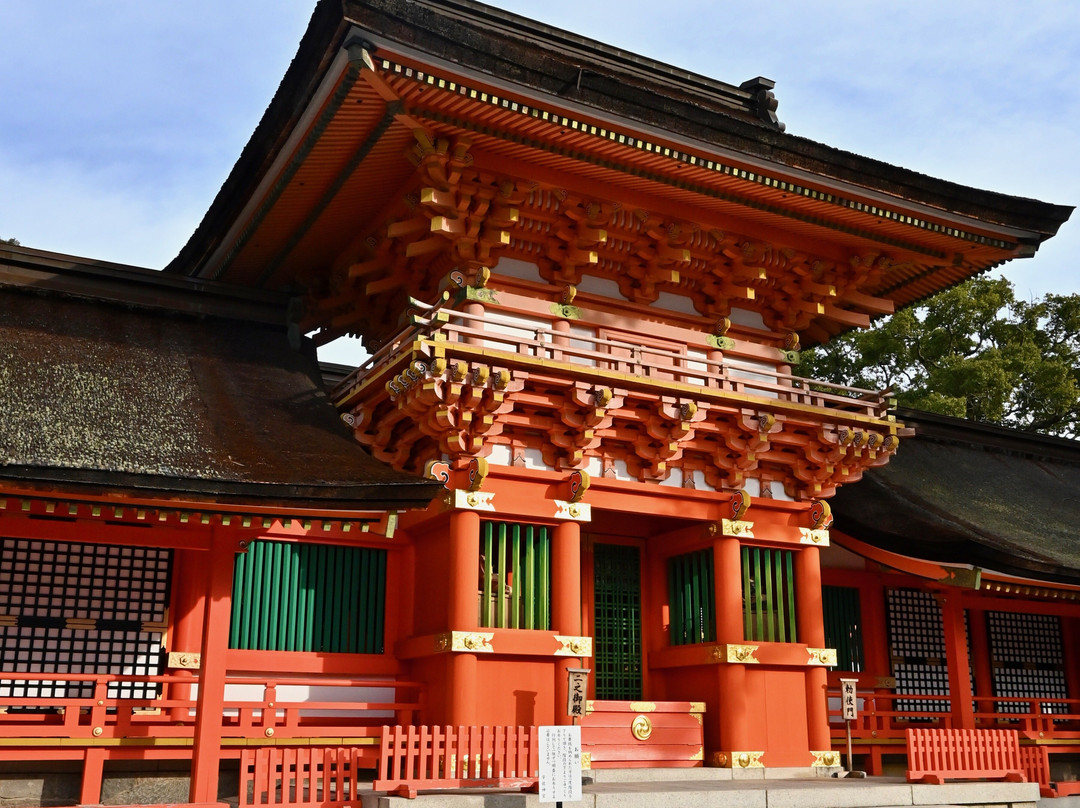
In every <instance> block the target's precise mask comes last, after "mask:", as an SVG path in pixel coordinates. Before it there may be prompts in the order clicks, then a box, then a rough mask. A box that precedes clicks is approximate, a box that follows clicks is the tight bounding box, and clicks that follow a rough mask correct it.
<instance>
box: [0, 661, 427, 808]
mask: <svg viewBox="0 0 1080 808" xmlns="http://www.w3.org/2000/svg"><path fill="white" fill-rule="evenodd" d="M37 683H48V684H49V685H50V686H51V687H52V689H54V690H61V689H63V687H64V685H65V684H67V685H68V689H70V690H86V689H87V687H88V686H89V688H90V689H91V691H92V692H91V694H90V695H87V696H74V695H65V694H62V693H61V694H59V695H53V696H35V697H27V696H22V695H9V696H0V761H10V762H16V761H17V762H20V763H22V764H23V765H29V762H30V761H35V760H70V761H77V762H80V763H81V764H82V769H83V781H82V782H83V784H82V789H81V792H80V795H81V796H80V802H81V803H84V804H96V803H100V801H101V797H100V795H101V781H102V776H103V774H102V773H103V770H104V763H105V759H106V757H137V758H145V759H170V758H171V759H185V758H190V757H191V755H192V744H193V742H194V736H195V718H196V708H197V702H196V701H195V699H194V698H192V696H191V691H192V689H193V688H192V686H193V685H196V684H198V676H197V675H196V674H194V673H193V674H187V673H185V674H178V675H168V676H125V675H122V674H75V673H23V672H19V673H14V672H8V673H0V688H6V689H7V690H8V691H9V692H10V691H12V690H14V689H15V688H17V687H20V686H21V687H22V688H23V689H24V691H23V692H26V691H27V690H29V691H31V692H33V691H34V690H37V691H40V690H41V687H40V686H38V685H37ZM132 683H134V684H137V685H145V684H156V685H159V686H160V690H161V692H162V694H163V695H161V696H159V697H152V696H145V697H139V698H115V697H110V696H109V689H110V686H115V685H118V684H132ZM226 684H227V685H246V686H254V688H255V690H256V692H257V693H258V695H257V696H255V697H253V698H252V699H250V700H239V699H229V700H226V701H225V704H224V710H223V714H222V715H221V727H222V733H221V734H222V747H221V749H220V755H221V756H222V757H232V758H234V759H235V758H236V757H241V756H242V752H241V747H244V748H247V749H248V750H249V751H250V748H251V747H254V746H257V745H259V744H260V743H261V744H278V745H281V746H279V747H278V748H279V750H280V749H283V748H285V747H288V745H289V744H292V745H294V746H304V747H309V748H311V749H312V750H315V749H316V748H317V747H337V746H341V745H342V744H343V739H349V740H346V741H344V743H352V744H353V745H354V747H355V749H354V750H353V752H351V754H352V755H354V757H355V760H356V761H357V762H361V761H362V765H363V766H364V767H365V768H374V767H375V764H376V762H377V753H378V743H377V736H378V733H379V731H380V729H381V727H382V726H383V725H384V724H386V723H407V722H411V721H413V720H415V717H416V715H417V712H418V711H419V710H420V709H421V708H422V706H423V691H422V687H421V685H420V684H419V683H418V682H407V681H401V680H385V679H347V678H340V677H333V678H332V677H325V676H307V677H274V678H272V679H271V678H267V677H251V676H236V675H230V676H228V677H227V678H226ZM285 686H304V687H313V688H326V687H330V688H352V689H359V688H386V689H389V690H392V691H393V697H392V700H390V701H385V702H383V701H379V702H376V701H363V700H359V699H357V700H354V701H316V700H305V701H282V699H281V697H280V696H281V692H280V690H279V688H283V687H285ZM121 739H122V740H123V743H118V741H119V740H121ZM311 754H312V755H314V757H309V758H303V761H307V762H304V763H303V765H305V766H309V767H310V766H311V765H314V766H315V767H316V770H318V771H321V769H320V768H319V767H325V765H326V764H325V761H326V760H328V759H330V758H327V757H326V755H327V752H326V750H324V749H322V750H319V751H312V753H311ZM299 760H301V759H300V758H288V757H279V758H275V759H274V760H270V758H267V761H266V762H265V766H264V767H263V769H262V770H263V771H266V772H269V771H271V770H274V771H279V772H280V770H281V767H282V766H284V765H288V766H292V767H294V770H295V766H296V765H298V764H297V761H299ZM311 761H314V763H312V762H311ZM333 766H336V763H335V764H333ZM333 766H332V769H333V771H335V772H336V771H337V770H336V768H333ZM320 776H321V775H320ZM335 776H337V775H336V774H335ZM266 777H269V774H267V775H266ZM335 782H336V781H335ZM251 787H252V789H253V793H254V789H255V786H254V785H253V786H251ZM294 787H295V784H294ZM259 788H260V789H261V790H260V791H259V792H258V793H259V794H266V793H268V789H269V786H265V785H263V784H260V785H259ZM341 789H344V790H341ZM280 790H281V784H280V775H279V781H278V784H277V785H276V786H275V788H274V793H275V794H277V793H280ZM330 792H331V793H332V794H341V793H350V794H351V793H353V792H351V791H348V789H345V787H344V786H341V787H338V786H332V787H331V788H330ZM266 798H267V799H273V798H271V797H266ZM253 799H262V797H259V798H256V797H253ZM350 799H351V798H350ZM253 804H263V803H253Z"/></svg>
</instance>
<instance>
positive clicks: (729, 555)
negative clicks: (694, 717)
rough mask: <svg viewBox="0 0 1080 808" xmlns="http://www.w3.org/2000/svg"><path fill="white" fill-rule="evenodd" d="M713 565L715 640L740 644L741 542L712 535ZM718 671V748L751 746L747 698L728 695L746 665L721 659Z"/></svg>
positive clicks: (739, 684) (741, 688)
mask: <svg viewBox="0 0 1080 808" xmlns="http://www.w3.org/2000/svg"><path fill="white" fill-rule="evenodd" d="M713 566H714V569H715V572H716V574H715V576H714V587H715V589H714V592H715V597H716V641H717V642H718V643H720V644H722V645H727V644H730V645H741V644H742V643H743V642H744V638H743V602H742V545H741V544H740V543H739V540H738V539H737V538H735V537H734V536H719V537H717V538H716V540H715V541H714V542H713ZM718 674H719V676H718V679H719V699H718V702H719V704H720V708H719V711H718V712H719V716H718V717H719V729H720V747H721V750H722V751H724V752H731V751H732V750H745V749H751V748H753V747H752V745H750V742H749V739H750V731H751V727H752V726H753V721H754V716H753V714H752V712H751V705H750V703H749V699H745V698H731V696H732V694H739V693H743V692H745V689H746V667H745V666H744V665H739V664H728V663H722V664H720V665H719V666H718ZM707 715H708V713H706V716H707ZM717 751H719V750H717Z"/></svg>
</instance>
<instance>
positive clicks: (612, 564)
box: [593, 544, 641, 701]
mask: <svg viewBox="0 0 1080 808" xmlns="http://www.w3.org/2000/svg"><path fill="white" fill-rule="evenodd" d="M593 604H594V607H593V635H594V639H595V641H596V643H595V647H594V649H593V667H594V668H595V669H596V698H598V699H616V700H622V701H636V700H638V699H640V698H641V560H640V556H639V554H638V549H637V548H636V547H625V546H622V545H617V544H595V545H593Z"/></svg>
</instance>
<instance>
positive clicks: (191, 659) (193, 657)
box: [169, 651, 202, 670]
mask: <svg viewBox="0 0 1080 808" xmlns="http://www.w3.org/2000/svg"><path fill="white" fill-rule="evenodd" d="M201 665H202V656H201V655H200V654H199V652H198V651H170V652H169V667H170V668H183V669H185V670H198V669H199V667H200V666H201Z"/></svg>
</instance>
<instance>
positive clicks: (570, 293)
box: [562, 284, 577, 306]
mask: <svg viewBox="0 0 1080 808" xmlns="http://www.w3.org/2000/svg"><path fill="white" fill-rule="evenodd" d="M575 297H577V287H576V286H572V285H570V284H567V285H566V286H564V287H563V291H562V304H563V305H564V306H569V305H570V304H571V303H573V302H574V298H575Z"/></svg>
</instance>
